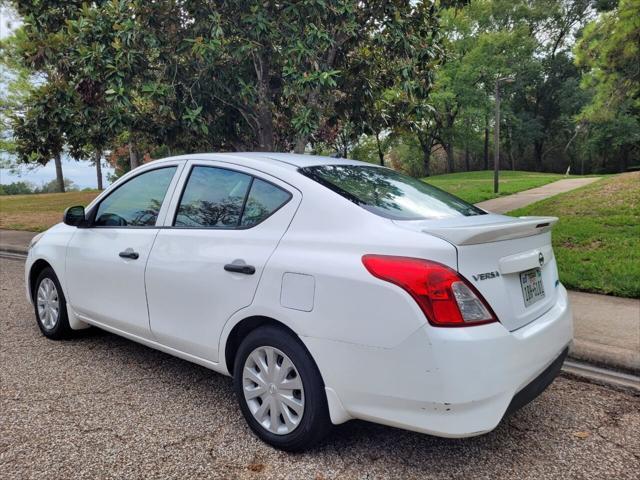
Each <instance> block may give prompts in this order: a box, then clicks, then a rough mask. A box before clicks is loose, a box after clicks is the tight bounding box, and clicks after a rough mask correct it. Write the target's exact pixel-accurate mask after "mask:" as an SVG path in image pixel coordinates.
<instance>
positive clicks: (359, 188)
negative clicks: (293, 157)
mask: <svg viewBox="0 0 640 480" xmlns="http://www.w3.org/2000/svg"><path fill="white" fill-rule="evenodd" d="M300 172H301V173H302V174H304V175H306V176H308V177H310V178H312V179H314V180H315V181H317V182H319V183H321V184H323V185H325V186H326V187H328V188H330V189H331V190H333V191H335V192H337V193H339V194H340V195H342V196H343V197H345V198H346V199H348V200H350V201H352V202H354V203H356V204H358V205H360V206H361V207H363V208H365V209H367V210H369V211H371V212H373V213H375V214H377V215H380V216H383V217H386V218H391V219H394V220H421V219H427V218H447V217H455V216H460V215H464V216H470V215H482V214H484V213H485V212H484V211H483V210H480V209H479V208H477V207H475V206H473V205H471V204H470V203H467V202H465V201H464V200H462V199H460V198H458V197H456V196H454V195H451V194H449V193H447V192H444V191H443V190H440V189H439V188H436V187H433V186H431V185H428V184H426V183H424V182H422V181H420V180H417V179H415V178H411V177H408V176H406V175H403V174H401V173H398V172H395V171H393V170H389V169H387V168H380V167H368V166H359V165H320V166H316V167H307V168H302V169H300Z"/></svg>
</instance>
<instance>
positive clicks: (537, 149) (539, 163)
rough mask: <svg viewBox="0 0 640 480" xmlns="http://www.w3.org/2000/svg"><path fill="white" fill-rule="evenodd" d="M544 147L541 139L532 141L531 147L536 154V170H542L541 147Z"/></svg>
mask: <svg viewBox="0 0 640 480" xmlns="http://www.w3.org/2000/svg"><path fill="white" fill-rule="evenodd" d="M543 148H544V142H543V141H542V140H539V141H535V142H533V149H534V151H535V155H536V170H537V171H538V172H541V171H542V149H543Z"/></svg>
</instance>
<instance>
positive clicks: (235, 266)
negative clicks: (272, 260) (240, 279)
mask: <svg viewBox="0 0 640 480" xmlns="http://www.w3.org/2000/svg"><path fill="white" fill-rule="evenodd" d="M224 269H225V270H226V271H227V272H234V273H244V274H245V275H253V274H254V273H256V267H254V266H253V265H244V264H242V263H227V264H226V265H225V266H224Z"/></svg>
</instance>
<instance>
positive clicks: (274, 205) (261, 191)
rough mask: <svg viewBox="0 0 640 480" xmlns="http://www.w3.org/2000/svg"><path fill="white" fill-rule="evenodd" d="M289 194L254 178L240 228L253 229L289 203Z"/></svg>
mask: <svg viewBox="0 0 640 480" xmlns="http://www.w3.org/2000/svg"><path fill="white" fill-rule="evenodd" d="M290 198H291V194H290V193H289V192H287V191H286V190H283V189H282V188H280V187H276V186H275V185H273V184H272V183H269V182H265V181H264V180H260V179H259V178H255V179H254V180H253V183H252V184H251V191H250V192H249V196H248V197H247V203H246V205H245V207H244V212H243V214H242V220H241V222H240V225H241V226H242V227H253V226H254V225H257V224H258V223H260V222H262V221H263V220H264V219H265V218H267V217H268V216H270V215H271V214H272V213H273V212H275V211H276V210H278V209H279V208H280V207H282V206H283V205H284V204H285V203H287V202H288V201H289V199H290Z"/></svg>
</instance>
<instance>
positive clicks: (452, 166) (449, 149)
mask: <svg viewBox="0 0 640 480" xmlns="http://www.w3.org/2000/svg"><path fill="white" fill-rule="evenodd" d="M443 146H444V151H445V152H446V153H447V173H453V172H455V170H456V162H455V158H454V156H453V144H451V143H447V144H445V145H443Z"/></svg>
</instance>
